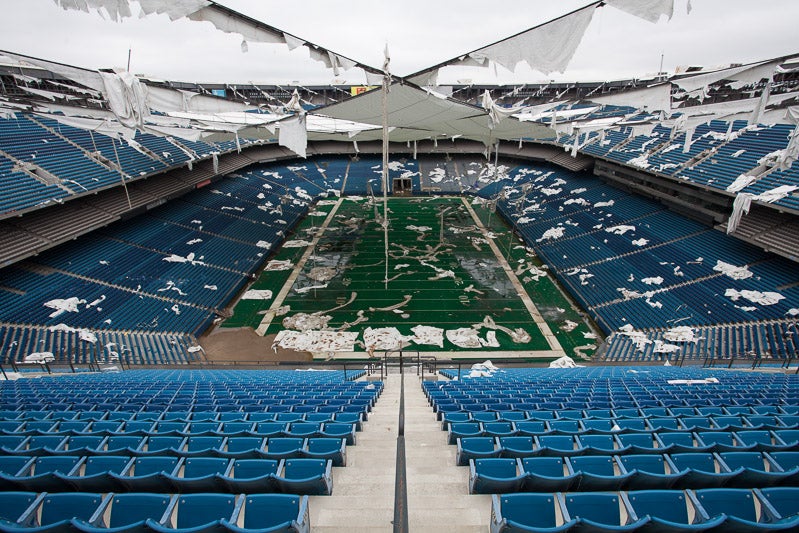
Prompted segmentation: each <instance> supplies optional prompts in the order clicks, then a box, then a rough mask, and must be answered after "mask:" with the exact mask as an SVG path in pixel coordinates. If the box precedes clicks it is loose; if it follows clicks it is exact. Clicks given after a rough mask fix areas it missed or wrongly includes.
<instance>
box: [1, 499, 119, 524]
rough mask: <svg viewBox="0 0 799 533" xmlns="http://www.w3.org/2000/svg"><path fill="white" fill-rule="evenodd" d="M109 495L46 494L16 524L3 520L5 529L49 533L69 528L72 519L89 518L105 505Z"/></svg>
mask: <svg viewBox="0 0 799 533" xmlns="http://www.w3.org/2000/svg"><path fill="white" fill-rule="evenodd" d="M108 501H109V497H106V498H105V499H104V498H103V496H102V494H93V493H86V492H62V493H58V494H44V495H43V497H42V498H40V499H38V500H37V504H38V505H34V506H31V507H29V508H28V509H27V511H26V512H25V513H24V514H23V515H22V516H21V517H20V518H19V519H18V520H17V522H14V523H3V524H2V526H0V529H2V530H4V531H27V532H29V533H50V532H53V533H55V532H62V531H69V530H70V528H71V523H72V521H73V520H75V519H77V520H86V521H88V520H89V519H90V518H91V517H92V516H93V515H94V514H95V513H96V512H97V511H98V509H100V508H102V507H105V506H106V505H107V503H108Z"/></svg>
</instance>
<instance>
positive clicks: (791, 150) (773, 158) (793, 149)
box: [758, 126, 799, 170]
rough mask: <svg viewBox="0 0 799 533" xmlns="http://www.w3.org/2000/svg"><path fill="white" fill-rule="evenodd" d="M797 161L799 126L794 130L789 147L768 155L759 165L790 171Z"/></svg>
mask: <svg viewBox="0 0 799 533" xmlns="http://www.w3.org/2000/svg"><path fill="white" fill-rule="evenodd" d="M797 159H799V126H797V127H796V128H795V129H794V130H793V133H792V134H791V138H790V140H789V141H788V146H786V147H785V148H784V149H782V150H777V151H775V152H772V153H770V154H766V155H765V156H763V157H762V158H761V159H760V160H759V161H758V163H759V164H761V165H767V166H769V167H776V168H777V170H788V169H789V168H791V165H793V163H794V161H796V160H797Z"/></svg>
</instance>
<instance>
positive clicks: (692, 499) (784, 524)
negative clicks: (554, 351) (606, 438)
mask: <svg viewBox="0 0 799 533" xmlns="http://www.w3.org/2000/svg"><path fill="white" fill-rule="evenodd" d="M798 490H799V489H796V488H767V489H761V490H757V489H755V490H747V489H701V490H696V491H692V490H686V491H677V490H674V491H663V490H654V491H634V492H627V493H624V492H622V493H596V492H585V493H569V494H563V493H560V492H559V493H555V494H551V493H550V494H502V495H494V496H493V497H492V510H491V517H492V518H491V526H490V530H491V533H511V532H514V533H521V532H531V533H532V532H536V533H538V532H548V533H553V532H558V533H562V532H571V531H575V532H576V531H595V532H600V531H603V532H609V531H617V532H633V531H636V532H637V531H656V532H666V531H671V532H688V531H694V532H697V531H711V530H712V531H747V532H749V531H751V532H763V531H796V528H798V527H799V507H797V502H799V496H798V495H797V491H798Z"/></svg>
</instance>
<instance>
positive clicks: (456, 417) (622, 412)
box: [0, 393, 799, 429]
mask: <svg viewBox="0 0 799 533" xmlns="http://www.w3.org/2000/svg"><path fill="white" fill-rule="evenodd" d="M499 395H500V396H501V395H502V393H500V394H499ZM468 399H469V400H473V399H474V396H469V397H468ZM440 401H441V400H438V401H437V404H439V403H438V402H440ZM482 401H484V402H485V403H486V404H487V405H488V407H489V409H486V410H484V411H483V410H481V411H472V410H468V409H464V410H461V411H439V412H440V414H441V420H443V421H444V422H447V421H452V422H469V421H472V420H473V421H475V422H494V421H497V420H507V421H519V420H541V421H559V420H577V421H600V420H613V421H618V420H647V419H649V418H676V419H678V420H679V419H681V418H695V417H707V416H719V417H729V416H732V417H738V418H739V419H744V421H749V422H757V423H768V424H776V425H786V426H790V425H793V423H794V419H793V418H792V417H794V416H797V415H798V414H799V405H754V406H750V405H708V406H704V407H702V406H698V407H676V406H672V407H645V408H642V409H638V408H635V407H633V408H629V409H610V408H607V409H559V410H557V411H552V410H538V409H536V410H531V411H527V410H523V409H520V410H517V409H507V410H503V409H493V407H494V405H495V404H498V403H501V402H502V401H503V398H496V397H490V398H484V399H483V400H482ZM761 417H765V418H761ZM0 418H3V416H2V412H0ZM749 425H752V426H754V425H757V424H755V423H750V424H749ZM443 429H446V426H444V428H443Z"/></svg>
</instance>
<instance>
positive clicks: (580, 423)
mask: <svg viewBox="0 0 799 533" xmlns="http://www.w3.org/2000/svg"><path fill="white" fill-rule="evenodd" d="M527 413H528V412H527V411H475V412H470V411H445V412H443V413H442V429H445V430H448V429H450V426H451V425H452V424H459V425H461V426H460V427H462V428H469V426H468V424H483V430H484V431H486V432H491V431H499V432H503V433H505V432H508V431H511V432H520V431H522V432H526V433H531V434H532V433H548V432H562V433H588V432H595V433H617V432H623V431H659V430H675V431H693V430H695V429H713V430H725V429H743V430H751V429H763V428H766V429H797V428H799V415H749V416H734V415H720V416H704V417H700V416H663V417H655V416H653V417H646V418H644V417H641V418H633V417H622V418H585V419H570V418H558V419H556V420H542V419H537V418H535V415H533V416H532V417H528V416H527ZM2 428H3V426H2V422H0V429H2Z"/></svg>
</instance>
